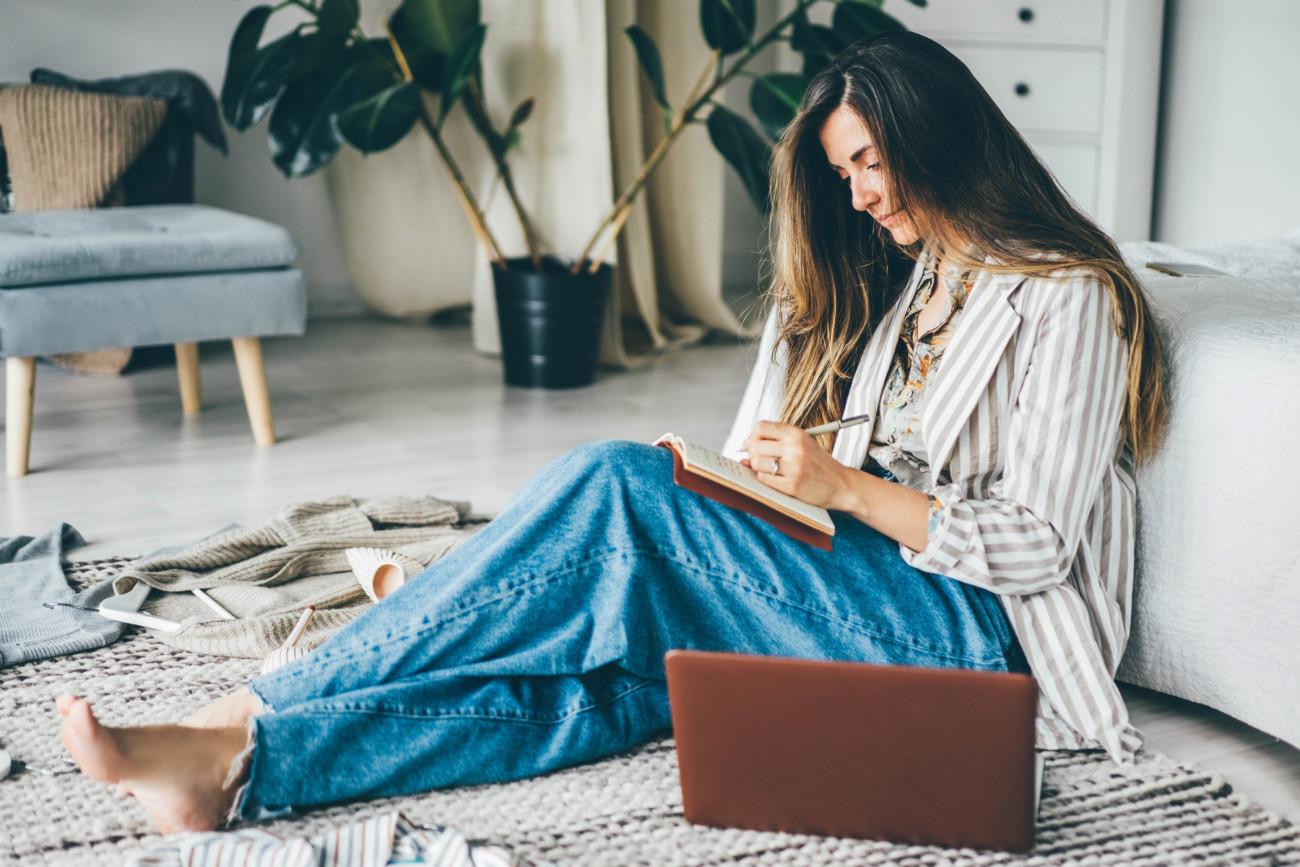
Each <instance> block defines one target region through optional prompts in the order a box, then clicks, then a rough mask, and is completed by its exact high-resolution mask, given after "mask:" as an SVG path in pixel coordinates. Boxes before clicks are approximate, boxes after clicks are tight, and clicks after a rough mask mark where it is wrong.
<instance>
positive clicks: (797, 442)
mask: <svg viewBox="0 0 1300 867" xmlns="http://www.w3.org/2000/svg"><path fill="white" fill-rule="evenodd" d="M740 447H741V448H742V449H744V450H745V451H747V452H748V453H749V456H748V457H746V458H744V459H742V460H741V461H740V462H741V463H742V464H744V465H745V466H747V467H749V468H750V469H752V470H753V471H754V472H755V473H757V474H758V480H759V481H760V482H762V483H763V484H765V485H768V486H769V487H772V488H775V489H776V490H778V491H780V492H781V493H783V494H789V495H790V496H792V497H794V498H795V499H798V500H803V501H804V502H805V503H809V504H811V505H814V506H821V507H822V508H824V509H842V508H843V507H842V505H841V499H842V498H843V495H844V494H845V488H846V484H845V482H846V480H845V470H847V469H848V468H847V467H845V466H844V465H843V464H841V463H840V462H839V461H837V460H835V458H833V457H831V455H830V452H828V451H826V450H825V449H823V448H822V447H821V446H819V445H818V444H817V441H816V440H814V439H813V438H812V437H810V436H809V435H808V434H806V433H804V432H803V431H802V430H801V429H800V428H799V427H797V426H796V425H792V424H785V423H783V422H778V421H760V422H759V423H758V424H757V425H755V426H754V432H753V433H751V434H750V435H749V437H748V438H747V439H746V440H745V441H744V442H743V443H741V444H740ZM774 459H775V460H779V461H780V465H779V469H780V472H779V473H773V472H772V470H773V469H775V468H776V465H775V464H774Z"/></svg>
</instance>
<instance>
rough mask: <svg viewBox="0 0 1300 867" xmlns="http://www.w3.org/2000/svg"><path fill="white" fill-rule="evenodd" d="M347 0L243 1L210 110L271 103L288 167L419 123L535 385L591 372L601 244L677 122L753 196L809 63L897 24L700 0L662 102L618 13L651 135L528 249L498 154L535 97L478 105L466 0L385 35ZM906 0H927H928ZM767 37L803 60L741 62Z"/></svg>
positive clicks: (654, 58) (396, 21)
mask: <svg viewBox="0 0 1300 867" xmlns="http://www.w3.org/2000/svg"><path fill="white" fill-rule="evenodd" d="M359 2H360V0H282V2H281V3H279V4H278V5H277V6H257V7H254V8H253V9H251V10H249V12H248V13H246V14H245V16H244V17H243V19H242V20H241V21H240V23H239V25H238V27H237V28H236V30H235V32H234V34H233V36H232V38H231V42H230V49H229V57H228V61H227V66H226V75H225V80H224V82H223V85H222V94H221V97H222V98H221V105H222V112H223V114H224V116H225V118H226V120H227V122H228V123H230V124H231V125H232V126H234V127H235V128H236V129H240V130H244V129H248V128H249V127H251V126H252V125H254V124H256V123H258V122H259V121H260V120H261V119H262V118H263V117H266V116H267V115H269V117H270V121H269V127H270V128H269V135H268V141H269V146H270V151H271V158H272V160H273V162H274V163H275V165H276V166H277V167H279V168H280V170H281V171H282V172H283V173H284V174H285V175H286V176H288V177H296V176H301V175H306V174H309V173H311V172H314V171H316V170H318V169H320V168H321V167H323V166H324V165H326V164H327V163H328V162H329V161H330V160H331V159H333V157H334V155H335V154H336V153H337V152H338V150H339V149H340V148H341V147H342V146H343V145H344V144H347V145H350V146H352V147H354V148H356V149H357V150H359V151H361V152H362V153H367V154H368V153H375V152H378V151H382V150H385V149H386V148H389V147H391V146H393V145H394V144H396V143H397V142H398V141H400V140H401V139H402V138H403V137H404V136H405V135H407V133H409V132H410V130H411V129H412V127H414V126H416V125H417V124H418V125H419V126H420V127H421V128H422V129H423V130H424V132H425V133H426V134H427V135H428V136H429V137H430V139H431V141H432V142H433V144H434V147H435V149H436V151H437V153H438V155H439V157H440V159H441V160H442V162H443V164H444V166H445V167H446V169H447V171H448V173H449V175H450V177H451V180H452V183H453V188H454V189H455V190H456V192H457V196H458V198H459V200H460V202H461V205H462V207H463V210H464V212H465V215H466V218H467V219H468V221H469V224H470V226H471V228H472V229H473V231H474V235H475V237H476V238H477V240H478V242H479V244H480V245H481V246H482V248H483V250H484V252H485V253H486V254H487V256H488V259H489V261H490V262H491V263H492V266H493V278H494V286H495V291H496V298H497V314H498V319H499V325H500V329H501V347H502V361H503V366H504V371H505V380H506V382H507V383H509V384H514V385H526V386H541V387H548V388H563V387H572V386H579V385H586V384H588V383H590V382H592V381H593V380H594V378H595V371H596V358H597V352H598V349H599V339H600V330H601V323H602V320H603V315H604V307H605V304H606V303H607V298H608V295H609V290H610V286H611V283H612V273H613V268H612V266H611V265H610V264H608V263H607V262H604V261H602V258H601V255H602V254H603V251H604V250H605V249H606V248H609V247H612V245H613V244H614V241H615V239H616V238H617V236H618V234H619V232H620V231H621V230H622V228H623V225H624V223H625V221H626V220H627V217H628V215H629V214H630V213H631V210H632V206H633V205H634V203H635V202H636V199H637V197H638V196H639V195H640V193H641V191H642V190H643V189H644V188H645V185H646V182H647V180H648V179H649V177H650V175H651V173H652V172H653V171H654V170H655V168H656V167H657V166H658V165H659V164H660V162H662V160H663V158H664V157H665V156H666V154H667V153H668V150H669V149H670V148H671V147H672V145H673V143H674V142H675V141H676V140H677V139H678V138H679V137H680V136H681V135H682V134H683V133H684V132H685V131H686V130H687V128H688V127H690V126H691V125H693V124H703V125H705V127H706V128H707V130H708V134H709V137H710V139H711V141H712V142H713V144H714V146H715V147H716V148H717V150H718V151H719V152H720V153H721V154H722V156H723V157H724V158H725V159H726V160H727V162H728V163H730V164H731V165H732V166H733V167H734V168H735V170H736V171H737V172H738V173H739V175H740V177H741V179H742V181H743V182H744V185H745V188H746V190H747V191H748V193H749V195H750V197H751V198H752V199H753V200H754V202H755V203H756V205H757V206H758V207H760V208H763V209H764V210H765V209H766V208H767V195H768V194H767V188H768V163H769V161H770V157H771V142H772V140H774V139H775V138H776V136H778V135H779V134H780V131H781V129H782V128H783V127H784V126H785V124H786V123H788V121H789V120H790V118H791V117H792V116H793V114H794V111H795V110H796V108H797V106H798V104H799V101H800V99H801V97H802V95H803V90H804V88H805V87H806V85H807V83H808V80H809V79H810V77H811V76H812V75H813V74H814V73H815V72H816V71H817V70H818V69H820V68H821V66H822V65H824V64H825V63H826V62H827V61H828V60H829V59H830V58H831V57H833V56H834V55H835V54H836V53H838V52H839V51H840V49H842V48H843V47H845V46H846V45H848V44H850V43H851V42H854V41H856V40H858V39H861V38H864V37H867V36H870V35H873V34H875V33H879V32H882V31H885V30H894V29H902V24H900V23H899V22H898V21H897V20H896V19H894V18H893V17H891V16H889V15H888V14H887V13H885V12H883V11H881V9H880V8H879V6H880V0H876V2H872V0H795V5H794V8H793V9H792V10H791V11H790V12H788V13H787V14H785V15H783V16H781V17H780V18H779V19H778V20H777V21H776V22H775V23H774V24H772V25H771V26H770V27H768V28H767V29H766V30H764V31H763V32H757V31H756V10H755V2H754V0H700V6H699V8H700V26H701V29H702V31H703V34H704V38H705V40H706V42H707V43H708V45H709V47H710V48H711V49H712V52H711V55H710V60H709V62H708V64H707V65H706V67H705V68H704V69H703V70H702V71H701V74H700V76H699V79H698V81H697V82H696V84H695V86H694V87H693V88H692V89H691V91H690V92H689V93H688V94H687V95H686V97H685V98H684V99H683V100H682V101H681V102H680V103H679V104H678V105H677V106H676V107H674V105H673V103H672V102H671V101H670V100H669V98H668V94H667V93H666V90H665V87H664V79H663V68H662V62H661V60H660V56H659V51H658V48H657V47H656V45H655V43H654V41H653V39H651V37H650V36H649V34H647V33H646V32H645V31H644V30H642V29H641V28H640V27H637V26H632V27H629V28H627V31H626V32H627V37H628V38H629V39H630V40H631V42H632V45H633V47H634V49H635V51H636V55H637V58H638V60H639V62H640V65H641V69H642V70H643V72H644V74H645V76H646V79H647V82H648V84H649V85H650V88H651V92H652V94H653V96H654V99H655V101H656V102H657V103H658V104H659V106H660V108H661V109H662V113H663V122H664V135H663V138H662V139H660V141H659V142H658V144H657V145H656V147H655V148H654V149H653V151H651V153H650V154H649V156H648V157H647V158H646V160H645V162H644V163H643V165H642V166H641V167H640V169H639V170H638V171H637V173H636V175H635V176H634V178H633V180H632V181H631V182H630V183H629V184H628V185H627V187H626V188H625V189H624V190H622V192H621V193H620V194H619V195H618V197H617V198H616V199H615V200H614V202H613V204H612V205H611V207H610V209H609V211H608V212H607V213H606V214H605V216H604V218H603V219H602V220H601V222H600V223H599V225H598V226H597V227H596V230H595V231H594V232H593V234H592V235H591V236H590V239H589V240H588V242H587V243H586V244H585V245H584V246H583V247H582V249H581V250H580V251H579V252H578V254H577V255H576V256H573V257H571V258H567V257H562V256H560V255H557V254H555V253H548V252H546V251H543V250H541V249H540V248H539V244H538V241H537V232H536V231H535V228H534V226H533V222H532V220H531V219H530V217H529V215H528V211H527V209H526V208H525V206H524V204H523V202H522V201H521V200H520V197H519V195H518V191H517V190H516V187H515V184H514V178H513V175H512V173H511V170H510V162H509V157H510V153H511V151H512V150H513V149H514V148H515V147H516V146H517V144H518V142H519V140H520V137H521V130H522V128H523V126H524V124H525V123H526V122H527V120H528V118H529V116H530V115H531V113H532V111H533V101H532V100H531V99H528V100H524V101H523V102H521V103H520V104H519V105H517V106H515V107H514V108H513V109H512V110H511V112H510V114H509V116H508V119H507V121H506V122H505V124H504V125H501V126H498V125H497V124H496V123H495V122H494V120H493V115H492V113H491V112H490V111H489V109H488V107H487V106H486V105H485V104H484V99H483V87H482V76H483V69H482V64H481V63H480V54H481V51H482V47H483V43H484V39H485V38H486V32H487V27H486V25H484V24H483V22H482V21H481V20H480V15H479V7H478V0H404V2H403V3H402V4H401V5H400V6H399V7H398V8H397V10H396V11H395V12H394V14H393V15H392V16H391V17H390V18H389V19H388V21H387V22H386V24H385V33H384V34H383V35H382V36H370V35H367V34H365V33H363V32H362V31H361V29H360V27H359V26H358V20H359V16H360V8H359ZM911 2H913V3H916V4H917V5H924V3H925V0H911ZM818 3H823V4H829V5H830V6H832V7H834V8H833V12H832V14H831V19H830V25H829V26H827V25H824V24H816V23H813V21H812V20H811V19H810V17H809V14H808V12H809V9H810V8H811V7H813V6H815V5H816V4H818ZM285 8H293V9H296V10H299V11H301V12H306V13H307V16H306V20H305V21H303V22H302V23H300V24H298V25H297V26H296V27H294V28H293V29H292V30H291V31H290V32H288V33H287V34H285V35H283V36H281V37H279V38H277V39H274V40H271V41H269V42H266V43H265V44H263V40H262V36H263V33H264V30H265V27H266V23H267V21H268V19H269V18H270V17H271V15H273V14H274V13H275V12H276V11H278V10H280V9H285ZM778 41H788V42H789V43H790V45H791V47H792V48H793V49H794V50H795V51H796V52H798V53H799V54H800V55H801V57H802V61H803V64H802V66H803V68H802V70H801V71H800V72H778V73H771V74H767V75H755V74H753V73H751V72H750V71H749V69H748V66H749V64H750V62H751V61H752V60H753V59H754V57H755V56H757V55H758V54H759V53H760V52H762V51H763V50H764V49H766V48H767V47H769V46H771V45H773V44H774V43H776V42H778ZM738 77H746V78H749V79H751V85H750V92H749V101H750V106H751V107H752V109H753V111H754V113H755V115H756V117H757V118H758V119H759V121H760V125H761V127H762V131H761V132H760V131H759V130H757V129H755V127H754V126H753V125H751V124H750V123H749V122H748V121H746V120H745V119H744V118H742V117H741V116H740V115H738V114H737V113H736V112H733V111H731V110H730V109H727V108H726V107H724V106H723V105H721V104H720V103H719V102H718V101H717V97H718V96H719V94H720V92H721V91H722V89H723V88H724V87H726V86H727V85H728V84H729V83H731V82H732V81H733V80H734V79H736V78H738ZM435 106H436V107H435ZM457 106H462V107H463V109H464V111H465V112H466V113H467V117H468V119H469V121H470V123H471V125H472V127H473V129H474V130H475V132H476V133H477V134H478V136H479V137H480V138H481V139H482V141H483V143H484V145H485V147H486V148H487V149H488V152H489V154H490V155H491V158H492V160H493V164H494V166H495V169H496V172H497V175H498V177H499V179H500V181H501V183H502V186H503V187H504V189H505V191H506V194H507V196H508V197H509V200H510V203H511V205H512V208H513V211H514V214H515V217H516V219H517V220H518V221H519V224H520V228H521V230H522V235H523V238H524V241H525V245H526V247H527V250H526V253H525V255H522V256H515V257H507V256H506V255H504V254H503V252H502V250H501V247H500V245H499V244H498V243H497V241H496V238H495V236H494V235H493V233H492V230H491V228H490V227H489V226H488V223H487V220H486V219H485V217H484V214H483V209H482V208H481V207H480V206H479V203H478V200H477V199H476V197H475V195H474V192H473V190H472V189H471V188H470V186H469V184H468V183H467V182H466V180H465V176H464V173H463V172H462V171H461V169H460V167H459V165H458V163H457V161H456V158H455V155H454V154H453V153H452V152H451V150H450V148H449V147H448V146H447V142H446V140H445V139H444V137H443V125H444V124H445V122H446V120H447V118H448V116H449V115H450V113H451V112H452V111H453V110H455V109H456V107H457Z"/></svg>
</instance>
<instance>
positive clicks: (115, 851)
mask: <svg viewBox="0 0 1300 867" xmlns="http://www.w3.org/2000/svg"><path fill="white" fill-rule="evenodd" d="M129 559H130V558H115V559H111V560H99V561H90V562H85V563H69V564H67V571H68V573H69V577H70V578H71V580H72V581H73V582H74V583H76V584H78V585H85V584H89V583H91V582H92V581H96V580H98V579H100V578H101V577H106V576H110V575H113V574H116V572H117V571H118V570H119V569H121V568H122V567H123V566H124V565H125V564H126V563H128V562H129ZM256 667H257V663H256V662H255V661H252V660H244V659H228V658H222V657H213V656H200V655H196V654H191V653H188V652H185V651H180V650H174V649H172V648H169V647H167V646H166V645H164V644H162V643H160V642H157V641H154V640H152V639H151V638H149V636H148V635H147V634H142V633H140V632H135V633H133V634H128V636H127V637H125V638H124V639H123V640H122V641H119V642H118V643H117V644H114V645H112V646H110V647H107V648H104V649H102V650H98V651H95V652H93V653H84V654H78V655H74V656H68V657H63V658H60V659H53V660H46V661H43V662H37V663H31V664H28V665H23V666H19V667H16V668H12V669H4V670H0V746H3V747H4V748H5V749H6V750H8V751H9V752H10V753H11V754H12V755H13V756H14V757H15V758H16V759H21V760H24V761H26V762H28V763H30V764H32V765H36V766H44V767H49V766H53V765H54V764H55V763H56V762H57V761H58V760H59V758H60V757H61V755H62V748H61V746H60V744H59V742H58V737H57V731H56V729H57V726H56V722H55V719H56V714H55V712H54V696H55V695H57V694H58V693H59V692H62V691H64V690H67V691H71V692H75V693H79V694H82V695H85V696H87V697H89V698H91V699H92V700H93V701H94V702H95V707H96V710H97V711H98V713H99V714H100V716H101V718H102V719H104V720H105V721H106V722H109V723H111V724H118V725H121V724H141V723H150V722H170V721H175V720H177V719H180V718H181V717H182V716H184V715H185V714H187V713H188V712H189V711H191V710H192V709H193V708H194V707H196V706H197V705H199V704H201V703H203V702H206V701H209V700H211V699H214V698H216V697H218V696H219V695H222V694H224V693H226V692H228V691H230V690H232V689H234V688H235V687H237V686H238V685H240V684H242V683H243V682H245V681H246V680H247V679H248V678H249V677H250V676H251V675H252V674H253V673H254V670H255V669H256ZM1045 758H1046V767H1047V773H1046V778H1045V780H1044V784H1043V802H1042V806H1041V808H1040V810H1039V816H1038V828H1037V845H1036V847H1035V849H1034V851H1033V852H1032V853H1031V854H1030V855H1029V856H1025V857H1022V856H1013V855H1008V854H1003V853H990V852H980V851H975V850H970V849H941V848H934V847H926V846H900V845H892V844H889V843H883V842H874V841H864V840H849V839H842V838H833V837H816V836H809V835H798V834H782V833H771V832H763V833H760V832H753V831H739V830H727V829H716V828H706V827H700V826H695V825H691V824H690V823H688V822H686V821H685V819H684V818H683V817H682V806H681V794H680V791H679V789H678V784H677V762H676V754H675V752H674V749H673V741H672V739H671V738H664V739H662V740H658V741H654V742H651V743H648V744H645V745H644V746H642V747H640V748H638V749H636V750H632V751H630V752H627V753H624V754H620V755H617V756H613V757H610V758H607V759H604V760H602V761H598V762H593V763H589V764H585V765H579V766H576V767H572V768H568V769H565V770H562V771H557V772H555V773H552V774H548V775H546V776H543V777H537V778H534V779H531V780H522V781H518V782H513V783H503V784H495V785H485V786H472V787H463V788H458V789H446V790H441V791H436V792H430V793H428V794H425V795H421V796H419V797H413V798H392V799H387V800H383V801H368V802H364V803H357V804H349V805H344V806H338V807H333V808H330V809H326V810H319V811H315V812H311V813H308V814H306V815H305V816H303V817H300V818H297V819H292V820H282V821H278V822H273V823H267V824H265V825H264V826H262V827H265V828H266V829H267V830H269V831H271V832H273V833H282V834H286V835H287V834H294V835H298V834H310V833H314V832H316V831H318V830H321V829H323V828H325V827H327V826H329V825H331V824H333V823H336V822H338V821H339V820H340V819H342V818H343V817H346V816H355V815H370V814H373V813H376V812H379V811H384V810H391V809H394V808H397V809H400V810H401V811H402V812H403V813H405V814H406V815H407V816H408V817H410V818H411V819H412V820H414V821H416V822H419V823H425V824H442V825H450V826H452V827H454V828H456V829H458V830H460V831H461V832H462V833H464V834H466V835H467V836H468V837H470V838H471V839H481V840H486V841H489V842H493V843H496V844H498V845H502V846H506V847H508V848H510V849H512V850H513V851H514V852H515V854H516V855H518V856H521V857H523V858H526V859H533V860H539V861H541V860H548V861H556V862H560V863H574V864H651V865H669V864H699V865H704V864H802V865H822V864H902V865H948V864H952V865H956V864H961V865H976V864H1034V865H1050V864H1182V863H1196V864H1232V865H1243V864H1269V865H1275V864H1300V829H1297V828H1296V827H1295V826H1294V825H1292V824H1290V823H1288V822H1287V821H1285V820H1284V819H1282V818H1281V817H1279V816H1278V815H1276V814H1274V813H1272V812H1270V811H1268V810H1265V809H1263V808H1261V807H1259V806H1257V805H1254V804H1251V803H1250V802H1249V801H1247V800H1246V799H1245V798H1243V797H1241V796H1240V795H1237V794H1235V793H1234V792H1233V790H1232V787H1231V786H1230V785H1228V784H1227V783H1226V782H1225V781H1224V780H1223V778H1222V777H1220V776H1219V775H1217V774H1212V773H1207V772H1205V771H1201V770H1198V769H1196V768H1194V767H1188V766H1186V765H1181V764H1179V763H1177V762H1175V761H1173V760H1172V759H1169V758H1168V757H1166V756H1163V755H1160V754H1158V753H1155V752H1151V751H1146V750H1144V751H1143V752H1142V753H1140V754H1139V760H1138V764H1137V770H1136V772H1135V773H1134V774H1132V775H1125V774H1123V773H1118V772H1117V770H1118V769H1117V768H1115V766H1114V765H1112V764H1111V763H1110V762H1109V761H1108V760H1107V759H1106V758H1105V757H1104V756H1103V755H1102V754H1101V753H1100V752H1096V753H1069V752H1048V753H1046V754H1045ZM157 842H159V838H158V837H157V836H156V835H154V834H152V833H151V832H150V830H149V824H148V821H147V819H146V818H145V815H144V813H143V812H142V811H141V810H140V808H139V807H138V806H137V805H136V804H135V802H134V801H132V800H130V799H127V798H121V797H119V796H117V795H115V794H114V793H113V791H112V789H111V787H109V786H105V785H102V784H99V783H96V782H93V781H91V780H88V779H85V778H83V777H81V776H80V775H78V774H67V775H61V776H40V775H37V774H35V773H32V772H26V773H22V774H21V775H19V776H16V777H13V778H11V779H9V780H4V781H0V862H4V863H8V862H16V863H22V864H60V865H62V864H120V863H121V862H122V860H123V858H124V856H125V855H126V854H127V853H129V852H132V851H134V850H137V849H140V848H142V847H146V846H149V845H152V844H156V843H157Z"/></svg>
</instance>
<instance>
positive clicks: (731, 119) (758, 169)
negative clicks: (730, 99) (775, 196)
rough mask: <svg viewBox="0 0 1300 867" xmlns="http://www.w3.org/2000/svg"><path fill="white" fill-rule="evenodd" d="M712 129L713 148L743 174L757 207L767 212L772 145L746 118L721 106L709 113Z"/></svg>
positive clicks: (742, 178) (710, 136)
mask: <svg viewBox="0 0 1300 867" xmlns="http://www.w3.org/2000/svg"><path fill="white" fill-rule="evenodd" d="M708 127H709V138H710V139H711V140H712V141H713V146H714V147H715V148H717V149H718V152H719V153H721V154H722V156H723V158H724V159H726V161H727V162H729V163H731V166H732V168H734V169H735V170H736V172H737V173H738V174H739V175H740V180H741V181H742V182H743V183H744V184H745V189H746V190H747V191H748V192H749V197H750V198H751V199H753V201H754V204H755V205H757V206H758V207H759V209H760V210H761V211H763V212H764V213H766V212H767V210H768V207H769V200H768V172H769V169H770V166H771V163H772V146H771V145H769V144H768V143H767V142H766V141H765V140H764V139H763V137H762V136H761V135H759V133H758V131H757V130H755V129H754V128H753V127H752V126H750V124H749V122H748V121H746V120H745V119H744V118H743V117H741V116H740V115H738V114H736V113H735V112H733V111H730V110H729V109H726V108H723V107H722V106H720V105H715V106H714V107H713V110H712V111H711V112H710V113H709V120H708Z"/></svg>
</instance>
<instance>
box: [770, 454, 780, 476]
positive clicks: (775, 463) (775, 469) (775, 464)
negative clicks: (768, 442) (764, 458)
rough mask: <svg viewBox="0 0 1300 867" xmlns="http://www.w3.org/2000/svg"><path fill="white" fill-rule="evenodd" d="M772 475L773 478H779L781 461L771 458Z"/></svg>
mask: <svg viewBox="0 0 1300 867" xmlns="http://www.w3.org/2000/svg"><path fill="white" fill-rule="evenodd" d="M772 475H774V476H779V475H781V459H780V458H772Z"/></svg>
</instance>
